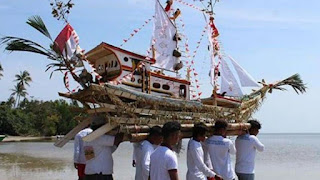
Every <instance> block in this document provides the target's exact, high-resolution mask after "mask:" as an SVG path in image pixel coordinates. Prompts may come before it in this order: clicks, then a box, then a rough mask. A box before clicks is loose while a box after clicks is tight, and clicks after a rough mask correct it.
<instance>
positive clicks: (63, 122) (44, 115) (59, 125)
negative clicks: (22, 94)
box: [0, 98, 79, 136]
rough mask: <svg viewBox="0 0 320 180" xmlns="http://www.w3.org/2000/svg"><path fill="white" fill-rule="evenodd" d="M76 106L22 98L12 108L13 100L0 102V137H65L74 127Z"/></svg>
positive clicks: (64, 102) (75, 123) (65, 102)
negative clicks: (58, 135) (2, 135)
mask: <svg viewBox="0 0 320 180" xmlns="http://www.w3.org/2000/svg"><path fill="white" fill-rule="evenodd" d="M75 108H78V107H77V105H73V104H71V103H68V102H67V101H65V100H62V99H60V100H55V101H38V100H30V101H29V100H28V99H26V98H25V99H24V100H23V101H21V103H20V105H19V107H17V108H14V101H13V100H12V98H9V100H8V101H3V102H1V103H0V134H8V135H20V136H29V135H30V136H52V135H57V134H66V133H68V132H69V131H70V130H71V129H72V128H73V127H75V126H76V125H77V121H76V120H75V118H74V117H76V116H77V115H79V113H77V112H74V109H75Z"/></svg>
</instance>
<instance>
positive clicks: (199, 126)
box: [192, 122, 208, 138]
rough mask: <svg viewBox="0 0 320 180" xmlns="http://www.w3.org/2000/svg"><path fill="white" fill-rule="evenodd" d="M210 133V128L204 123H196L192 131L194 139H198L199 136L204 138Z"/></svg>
mask: <svg viewBox="0 0 320 180" xmlns="http://www.w3.org/2000/svg"><path fill="white" fill-rule="evenodd" d="M207 131H208V127H207V126H206V125H205V124H204V123H203V122H200V123H195V124H194V126H193V129H192V137H193V138H197V137H198V136H199V135H200V136H203V135H205V134H206V132H207Z"/></svg>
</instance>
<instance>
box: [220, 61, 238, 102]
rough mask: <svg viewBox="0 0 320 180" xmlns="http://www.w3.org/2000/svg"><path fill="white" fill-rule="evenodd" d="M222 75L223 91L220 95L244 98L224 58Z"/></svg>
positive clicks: (221, 68)
mask: <svg viewBox="0 0 320 180" xmlns="http://www.w3.org/2000/svg"><path fill="white" fill-rule="evenodd" d="M220 60H221V64H220V75H221V89H220V93H224V92H226V95H228V96H237V97H239V96H243V93H242V91H241V88H240V86H239V84H238V82H237V80H236V78H235V77H234V75H233V74H232V71H231V70H230V68H229V66H228V64H227V62H226V61H225V59H224V58H221V59H220Z"/></svg>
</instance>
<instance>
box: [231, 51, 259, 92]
mask: <svg viewBox="0 0 320 180" xmlns="http://www.w3.org/2000/svg"><path fill="white" fill-rule="evenodd" d="M229 59H230V60H231V62H232V64H233V67H234V69H235V70H236V72H237V74H238V77H239V80H240V83H241V86H242V87H260V86H259V84H258V83H257V81H255V80H254V79H253V77H252V76H251V75H250V74H249V73H248V72H247V71H246V70H245V69H243V68H242V67H241V66H240V65H239V64H238V63H237V62H236V61H235V60H234V59H233V58H232V57H231V56H229Z"/></svg>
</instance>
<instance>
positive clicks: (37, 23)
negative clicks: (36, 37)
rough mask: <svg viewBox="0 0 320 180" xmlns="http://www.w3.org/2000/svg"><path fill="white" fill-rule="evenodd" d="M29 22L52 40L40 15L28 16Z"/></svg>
mask: <svg viewBox="0 0 320 180" xmlns="http://www.w3.org/2000/svg"><path fill="white" fill-rule="evenodd" d="M27 24H29V25H30V26H32V27H33V28H35V29H36V30H38V31H39V32H41V33H42V34H43V35H45V36H46V37H48V38H49V39H50V40H51V41H52V38H51V35H50V33H49V31H48V29H47V27H46V25H45V24H44V22H43V21H42V19H41V17H40V16H32V17H30V18H28V21H27Z"/></svg>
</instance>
